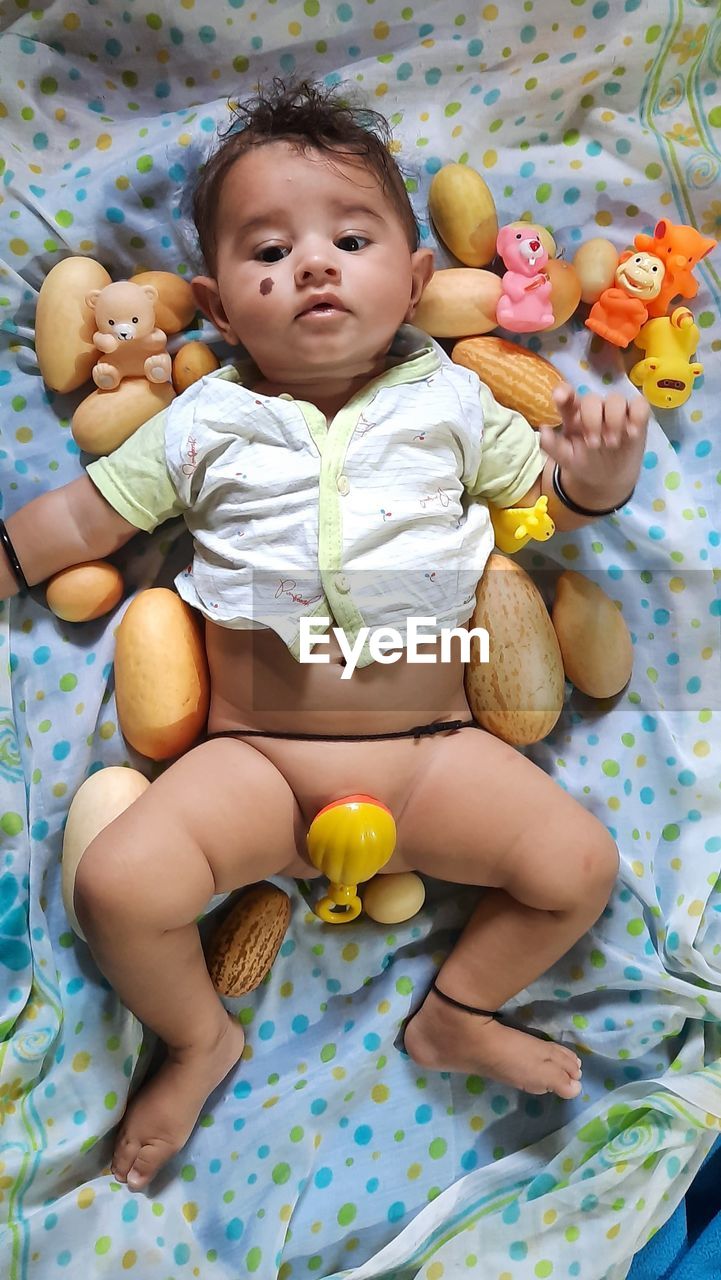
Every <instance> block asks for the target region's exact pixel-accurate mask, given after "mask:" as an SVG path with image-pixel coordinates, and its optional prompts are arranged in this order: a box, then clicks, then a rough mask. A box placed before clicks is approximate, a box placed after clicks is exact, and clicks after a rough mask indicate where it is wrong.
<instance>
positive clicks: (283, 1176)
mask: <svg viewBox="0 0 721 1280" xmlns="http://www.w3.org/2000/svg"><path fill="white" fill-rule="evenodd" d="M289 1177H290V1165H289V1164H286V1162H285V1161H284V1160H283V1161H281V1163H280V1164H277V1165H276V1166H275V1168H274V1169H273V1173H272V1178H273V1181H274V1183H275V1185H276V1186H277V1187H281V1186H282V1185H283V1183H284V1182H287V1181H288V1179H289Z"/></svg>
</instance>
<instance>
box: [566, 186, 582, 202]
mask: <svg viewBox="0 0 721 1280" xmlns="http://www.w3.org/2000/svg"><path fill="white" fill-rule="evenodd" d="M580 195H581V192H580V190H579V188H578V187H569V188H568V190H567V191H564V193H563V203H564V204H575V203H576V201H577V200H578V199H579V198H580Z"/></svg>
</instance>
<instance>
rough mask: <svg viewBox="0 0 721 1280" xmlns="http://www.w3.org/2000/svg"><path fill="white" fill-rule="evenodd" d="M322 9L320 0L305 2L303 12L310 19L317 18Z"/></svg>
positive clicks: (307, 0) (306, 0)
mask: <svg viewBox="0 0 721 1280" xmlns="http://www.w3.org/2000/svg"><path fill="white" fill-rule="evenodd" d="M319 9H320V4H319V0H305V3H304V5H303V12H304V13H305V14H306V15H307V17H309V18H316V17H317V16H318V11H319Z"/></svg>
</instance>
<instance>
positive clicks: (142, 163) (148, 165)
mask: <svg viewBox="0 0 721 1280" xmlns="http://www.w3.org/2000/svg"><path fill="white" fill-rule="evenodd" d="M152 167H153V157H152V156H138V159H137V161H136V168H137V170H138V173H150V170H151V169H152Z"/></svg>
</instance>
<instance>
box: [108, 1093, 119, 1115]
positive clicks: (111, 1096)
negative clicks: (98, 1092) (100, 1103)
mask: <svg viewBox="0 0 721 1280" xmlns="http://www.w3.org/2000/svg"><path fill="white" fill-rule="evenodd" d="M117 1101H118V1095H117V1093H106V1095H105V1105H106V1107H107V1109H108V1111H112V1109H113V1107H114V1106H115V1104H116V1102H117Z"/></svg>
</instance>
